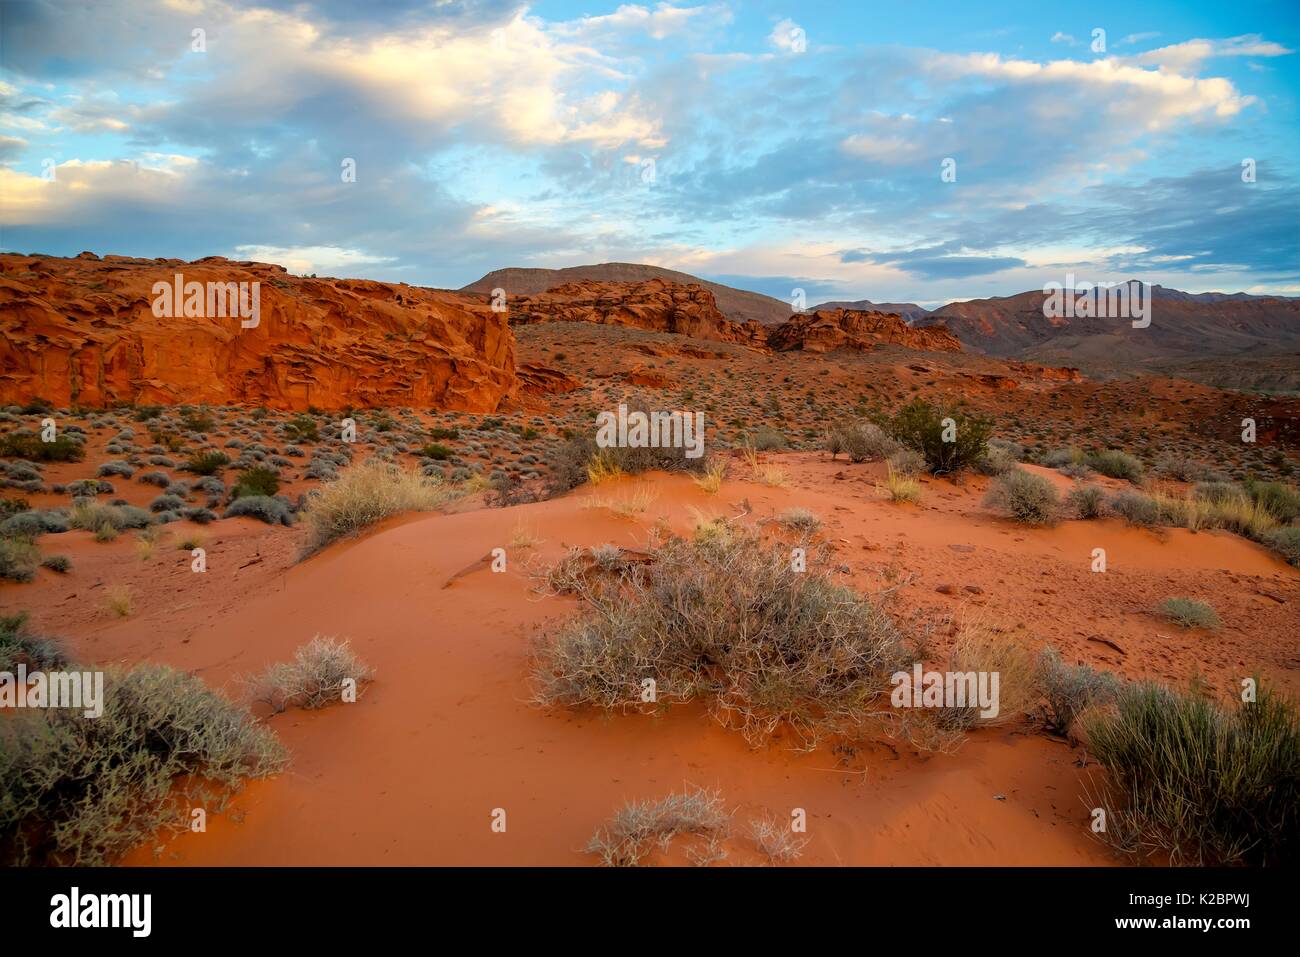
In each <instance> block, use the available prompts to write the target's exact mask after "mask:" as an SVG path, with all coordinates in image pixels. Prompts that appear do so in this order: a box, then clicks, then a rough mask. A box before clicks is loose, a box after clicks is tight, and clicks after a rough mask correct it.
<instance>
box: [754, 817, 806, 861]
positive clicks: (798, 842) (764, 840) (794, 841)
mask: <svg viewBox="0 0 1300 957" xmlns="http://www.w3.org/2000/svg"><path fill="white" fill-rule="evenodd" d="M749 836H750V839H751V840H753V842H754V845H755V846H756V847H757V848H758V849H759V850H760V851H761V852H762V853H763V854H764V856H766V857H767V859H768V860H769V861H771V862H772V863H773V864H786V863H788V862H790V861H793V860H797V859H798V857H799V856H800V855H801V854H803V849H804V847H805V846H807V844H808V839H807V838H806V837H796V836H795V834H794V831H792V830H791V829H790V824H789V822H788V821H787V822H782V821H781V820H780V819H779V818H777V817H776V816H775V815H772V814H767V815H764V816H763V817H760V818H755V819H754V820H752V821H750V822H749Z"/></svg>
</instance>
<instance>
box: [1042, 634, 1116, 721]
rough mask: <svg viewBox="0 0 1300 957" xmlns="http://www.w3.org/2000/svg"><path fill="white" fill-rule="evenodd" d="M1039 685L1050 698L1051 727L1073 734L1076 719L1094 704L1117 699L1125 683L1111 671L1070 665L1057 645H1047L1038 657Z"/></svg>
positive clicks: (1048, 702) (1047, 715)
mask: <svg viewBox="0 0 1300 957" xmlns="http://www.w3.org/2000/svg"><path fill="white" fill-rule="evenodd" d="M1038 686H1039V688H1040V689H1042V692H1043V696H1044V697H1045V698H1046V699H1047V711H1046V714H1045V717H1046V719H1047V724H1048V727H1050V728H1051V729H1052V730H1053V731H1055V732H1056V733H1057V734H1060V735H1069V733H1070V728H1071V726H1072V725H1073V724H1074V720H1075V718H1077V717H1078V716H1079V715H1081V714H1082V713H1083V712H1084V710H1085V709H1086V708H1088V707H1091V706H1093V705H1097V706H1101V705H1106V704H1109V703H1110V702H1112V701H1114V700H1115V697H1116V695H1118V694H1119V691H1120V688H1121V687H1122V684H1121V683H1120V681H1119V679H1118V678H1116V677H1115V676H1114V675H1112V674H1111V673H1110V672H1108V671H1098V670H1096V669H1095V668H1089V667H1088V666H1087V665H1068V664H1066V663H1065V661H1064V660H1063V659H1062V658H1061V655H1060V652H1058V651H1057V650H1056V649H1055V648H1051V647H1047V648H1044V649H1043V650H1042V652H1041V653H1040V654H1039V657H1038Z"/></svg>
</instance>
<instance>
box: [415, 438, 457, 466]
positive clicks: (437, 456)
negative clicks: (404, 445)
mask: <svg viewBox="0 0 1300 957" xmlns="http://www.w3.org/2000/svg"><path fill="white" fill-rule="evenodd" d="M418 454H419V455H422V456H424V457H425V458H427V459H433V460H434V461H437V462H445V461H446V460H447V459H449V458H451V457H452V456H453V455H455V454H456V450H455V449H453V448H449V447H447V446H445V445H441V444H439V443H438V442H430V443H429V444H428V445H426V446H425V447H424V448H422V449H420V451H419V453H418Z"/></svg>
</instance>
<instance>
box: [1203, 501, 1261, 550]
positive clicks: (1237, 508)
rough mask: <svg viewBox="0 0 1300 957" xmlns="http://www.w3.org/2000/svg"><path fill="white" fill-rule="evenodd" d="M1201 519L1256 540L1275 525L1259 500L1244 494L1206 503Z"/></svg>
mask: <svg viewBox="0 0 1300 957" xmlns="http://www.w3.org/2000/svg"><path fill="white" fill-rule="evenodd" d="M1203 521H1204V523H1205V524H1207V525H1210V526H1213V527H1215V528H1226V529H1228V530H1229V531H1232V532H1236V533H1237V534H1238V535H1243V536H1245V537H1246V538H1253V539H1256V540H1258V541H1263V540H1264V539H1265V538H1266V537H1267V536H1268V534H1269V533H1270V532H1272V531H1273V529H1274V528H1276V527H1277V519H1276V518H1274V517H1273V515H1272V513H1270V512H1269V510H1268V509H1267V508H1265V507H1264V505H1263V504H1262V503H1261V502H1259V501H1257V500H1255V499H1252V498H1248V497H1246V496H1239V497H1237V498H1228V499H1224V500H1223V501H1219V502H1209V503H1207V504H1206V508H1205V514H1204V516H1203Z"/></svg>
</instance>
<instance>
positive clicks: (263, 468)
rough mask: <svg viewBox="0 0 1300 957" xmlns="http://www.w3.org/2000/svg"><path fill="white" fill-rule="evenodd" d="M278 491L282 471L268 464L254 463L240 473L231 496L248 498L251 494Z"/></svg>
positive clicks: (266, 493) (267, 493) (272, 493)
mask: <svg viewBox="0 0 1300 957" xmlns="http://www.w3.org/2000/svg"><path fill="white" fill-rule="evenodd" d="M278 491H280V473H279V472H277V471H276V470H275V469H273V468H271V467H270V466H268V465H254V466H251V467H250V468H246V469H244V470H243V471H241V472H240V473H239V478H238V480H237V481H236V482H235V487H234V489H233V490H232V491H231V496H232V497H233V498H247V497H248V496H250V495H274V494H275V493H276V492H278Z"/></svg>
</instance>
